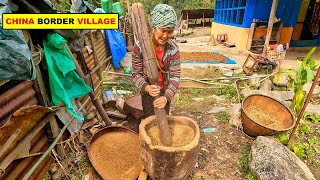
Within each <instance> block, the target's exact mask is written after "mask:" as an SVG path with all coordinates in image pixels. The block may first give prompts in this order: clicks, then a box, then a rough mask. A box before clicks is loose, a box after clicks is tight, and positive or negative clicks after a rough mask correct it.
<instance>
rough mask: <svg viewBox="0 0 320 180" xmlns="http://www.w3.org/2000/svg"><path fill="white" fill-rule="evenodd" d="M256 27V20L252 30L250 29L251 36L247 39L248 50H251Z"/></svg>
mask: <svg viewBox="0 0 320 180" xmlns="http://www.w3.org/2000/svg"><path fill="white" fill-rule="evenodd" d="M255 28H256V23H255V22H253V23H251V26H250V31H249V37H248V41H247V50H249V51H250V49H251V45H252V40H253V35H254V30H255Z"/></svg>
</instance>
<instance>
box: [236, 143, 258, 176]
mask: <svg viewBox="0 0 320 180" xmlns="http://www.w3.org/2000/svg"><path fill="white" fill-rule="evenodd" d="M249 155H250V146H249V145H248V146H245V147H244V148H243V151H242V158H241V160H240V161H239V162H237V163H238V165H239V167H240V168H241V170H242V171H243V172H244V173H245V174H246V177H245V178H246V179H247V180H254V179H255V178H254V176H253V175H252V173H251V172H250V169H249Z"/></svg>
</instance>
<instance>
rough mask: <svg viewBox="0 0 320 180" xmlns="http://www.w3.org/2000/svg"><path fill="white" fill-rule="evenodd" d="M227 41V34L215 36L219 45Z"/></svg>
mask: <svg viewBox="0 0 320 180" xmlns="http://www.w3.org/2000/svg"><path fill="white" fill-rule="evenodd" d="M227 41H228V35H227V34H218V35H217V42H218V43H219V44H222V43H224V42H227Z"/></svg>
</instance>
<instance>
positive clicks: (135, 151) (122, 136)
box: [87, 126, 143, 180]
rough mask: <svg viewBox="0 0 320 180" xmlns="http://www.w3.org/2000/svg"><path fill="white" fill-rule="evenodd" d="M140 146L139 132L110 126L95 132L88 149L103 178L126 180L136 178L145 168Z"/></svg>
mask: <svg viewBox="0 0 320 180" xmlns="http://www.w3.org/2000/svg"><path fill="white" fill-rule="evenodd" d="M94 143H97V144H98V145H94ZM139 146H140V145H139V136H138V134H137V133H135V132H134V131H132V130H130V129H128V128H125V127H120V126H110V127H106V128H104V129H101V130H100V131H98V132H97V133H95V134H94V135H93V136H92V138H91V141H90V145H89V146H88V147H87V149H88V155H89V159H90V162H91V164H92V166H93V167H94V168H95V169H96V171H97V172H98V173H99V175H100V176H101V177H102V178H103V179H119V180H125V179H136V178H137V177H138V176H139V174H140V172H141V171H142V170H143V164H142V162H141V158H140V154H139Z"/></svg>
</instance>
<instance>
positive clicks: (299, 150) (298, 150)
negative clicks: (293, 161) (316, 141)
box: [293, 142, 306, 158]
mask: <svg viewBox="0 0 320 180" xmlns="http://www.w3.org/2000/svg"><path fill="white" fill-rule="evenodd" d="M293 152H294V153H295V154H296V155H297V156H298V157H300V158H302V157H306V154H305V151H304V145H303V144H301V143H300V142H298V143H296V144H295V145H294V146H293Z"/></svg>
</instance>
